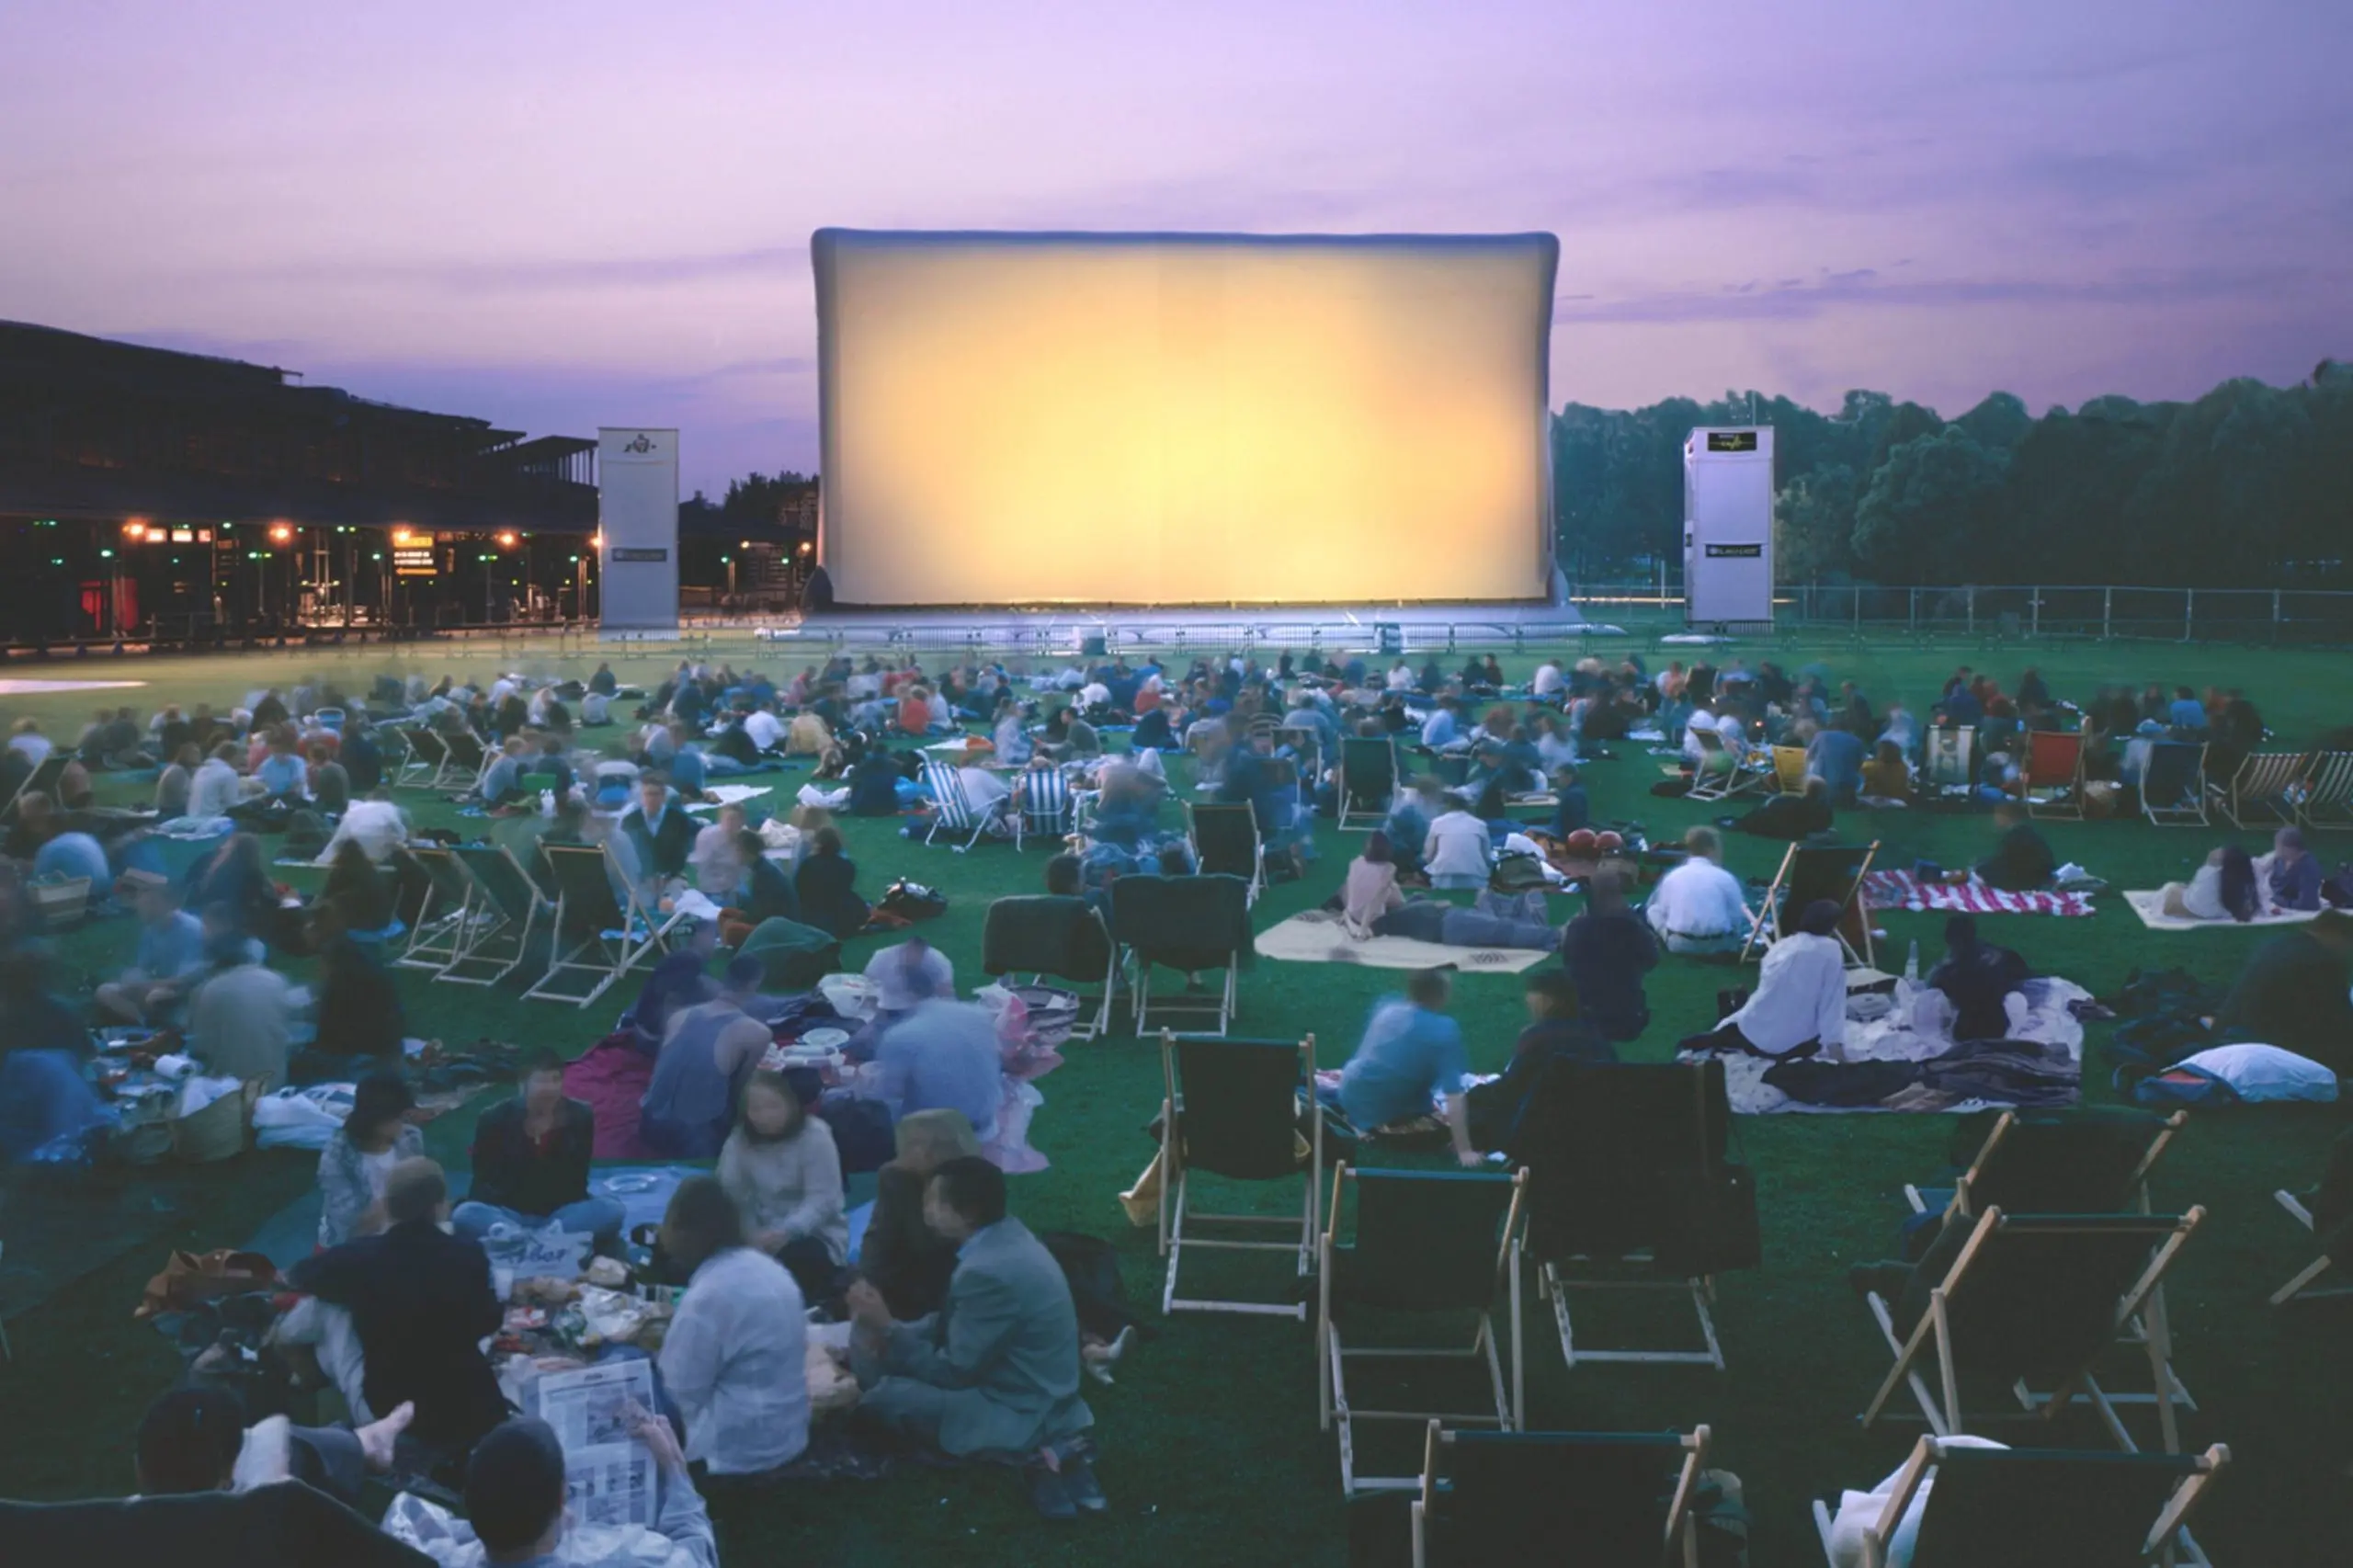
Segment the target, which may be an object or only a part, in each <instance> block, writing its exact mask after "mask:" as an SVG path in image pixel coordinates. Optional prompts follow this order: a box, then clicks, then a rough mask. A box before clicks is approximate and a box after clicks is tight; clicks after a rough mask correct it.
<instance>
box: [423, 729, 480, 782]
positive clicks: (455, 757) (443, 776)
mask: <svg viewBox="0 0 2353 1568" xmlns="http://www.w3.org/2000/svg"><path fill="white" fill-rule="evenodd" d="M439 739H440V742H441V767H440V768H439V770H438V772H436V773H435V774H434V775H433V787H434V788H435V789H437V790H446V789H448V788H449V787H450V786H451V785H453V784H460V785H463V786H464V787H465V788H466V789H468V790H481V788H482V778H483V774H485V773H487V772H489V771H490V764H491V758H492V756H493V752H492V749H491V748H490V747H488V746H485V745H483V744H482V737H481V736H479V735H477V734H475V733H473V732H472V730H450V731H449V732H447V733H444V734H442V735H441V736H440V737H439Z"/></svg>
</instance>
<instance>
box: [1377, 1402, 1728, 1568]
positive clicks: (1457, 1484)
mask: <svg viewBox="0 0 2353 1568" xmlns="http://www.w3.org/2000/svg"><path fill="white" fill-rule="evenodd" d="M1708 1440H1709V1434H1708V1428H1707V1427H1705V1426H1700V1427H1697V1428H1695V1429H1694V1430H1692V1431H1690V1432H1688V1433H1682V1432H1454V1431H1449V1430H1447V1429H1446V1428H1445V1426H1444V1424H1443V1423H1440V1422H1437V1421H1433V1422H1431V1423H1430V1424H1429V1432H1428V1436H1427V1438H1426V1439H1425V1441H1424V1444H1423V1449H1422V1483H1421V1487H1422V1490H1421V1495H1420V1496H1418V1497H1416V1498H1415V1499H1414V1504H1413V1513H1412V1522H1413V1528H1414V1568H1457V1565H1460V1568H1556V1565H1558V1564H1560V1563H1563V1562H1576V1563H1579V1564H1583V1565H1586V1568H1663V1565H1664V1564H1665V1563H1668V1562H1680V1563H1683V1564H1685V1565H1686V1568H1696V1564H1697V1563H1698V1562H1699V1532H1698V1531H1697V1530H1696V1529H1694V1528H1692V1527H1693V1524H1694V1522H1695V1520H1694V1515H1693V1500H1694V1497H1695V1494H1697V1492H1698V1490H1699V1472H1700V1471H1702V1470H1704V1469H1706V1468H1707V1463H1708ZM1661 1498H1665V1500H1666V1506H1665V1510H1664V1511H1665V1518H1664V1519H1662V1518H1661V1517H1660V1514H1661V1509H1660V1506H1659V1500H1660V1499H1661ZM1572 1543H1574V1545H1572ZM1572 1552H1573V1553H1574V1555H1567V1554H1569V1553H1572Z"/></svg>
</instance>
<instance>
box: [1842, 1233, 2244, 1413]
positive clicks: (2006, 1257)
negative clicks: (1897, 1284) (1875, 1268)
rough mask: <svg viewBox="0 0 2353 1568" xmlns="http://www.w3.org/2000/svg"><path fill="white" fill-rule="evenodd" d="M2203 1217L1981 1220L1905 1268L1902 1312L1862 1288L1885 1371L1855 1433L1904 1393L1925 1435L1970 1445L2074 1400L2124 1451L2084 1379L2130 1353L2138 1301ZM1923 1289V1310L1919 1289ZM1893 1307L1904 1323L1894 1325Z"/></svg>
mask: <svg viewBox="0 0 2353 1568" xmlns="http://www.w3.org/2000/svg"><path fill="white" fill-rule="evenodd" d="M2205 1216H2206V1211H2205V1210H2203V1209H2196V1208H2193V1209H2191V1210H2188V1212H2187V1213H2184V1214H2154V1215H2152V1214H2005V1213H2004V1212H2003V1211H2002V1210H2000V1209H1998V1208H1994V1209H1988V1210H1985V1212H1984V1214H1982V1215H1980V1216H1979V1217H1978V1219H1977V1222H1976V1223H1975V1224H1974V1225H1969V1226H1959V1225H1956V1226H1953V1227H1950V1228H1949V1229H1948V1230H1947V1231H1946V1232H1945V1233H1944V1234H1943V1235H1942V1236H1940V1237H1938V1241H1937V1244H1936V1245H1935V1246H1933V1247H1931V1248H1930V1249H1929V1252H1928V1256H1927V1257H1925V1258H1923V1259H1922V1260H1921V1261H1920V1262H1919V1263H1918V1264H1917V1265H1916V1266H1915V1269H1914V1275H1915V1280H1914V1284H1913V1286H1912V1287H1911V1288H1910V1289H1907V1290H1905V1291H1904V1299H1903V1300H1901V1301H1898V1302H1895V1303H1893V1304H1891V1303H1890V1302H1889V1301H1886V1300H1885V1299H1884V1298H1882V1297H1881V1295H1880V1294H1879V1293H1878V1292H1877V1291H1875V1290H1874V1291H1871V1292H1870V1293H1869V1294H1868V1295H1867V1296H1866V1297H1865V1301H1866V1302H1867V1304H1868V1305H1869V1307H1870V1313H1871V1316H1872V1318H1873V1319H1874V1320H1875V1321H1876V1322H1877V1323H1878V1324H1879V1329H1880V1333H1881V1335H1883V1336H1884V1337H1885V1339H1886V1341H1887V1346H1888V1349H1889V1351H1890V1352H1891V1353H1893V1356H1894V1358H1895V1364H1894V1365H1893V1367H1892V1368H1890V1369H1889V1370H1888V1374H1887V1376H1886V1378H1885V1379H1884V1380H1882V1381H1881V1383H1880V1386H1879V1391H1878V1392H1876V1393H1875V1394H1873V1395H1872V1396H1871V1402H1870V1404H1869V1405H1868V1406H1866V1407H1865V1408H1864V1411H1863V1415H1862V1423H1863V1426H1865V1427H1869V1426H1870V1425H1871V1424H1872V1423H1873V1422H1875V1421H1878V1420H1880V1419H1881V1417H1882V1415H1884V1414H1885V1411H1886V1407H1887V1404H1888V1402H1889V1401H1890V1400H1891V1399H1893V1397H1894V1395H1895V1392H1896V1391H1897V1390H1898V1389H1899V1388H1903V1387H1906V1386H1908V1387H1909V1388H1910V1390H1911V1392H1912V1395H1913V1397H1914V1399H1915V1400H1916V1401H1917V1402H1918V1403H1919V1407H1920V1414H1921V1415H1923V1416H1925V1417H1926V1418H1927V1423H1928V1427H1929V1429H1930V1430H1931V1431H1933V1432H1934V1433H1936V1435H1937V1436H1938V1437H1952V1436H1954V1435H1955V1434H1957V1433H1961V1432H1969V1433H1975V1434H1978V1435H1981V1436H1982V1435H1983V1433H1984V1424H1986V1423H1988V1422H1993V1421H1998V1420H2002V1419H2005V1418H2007V1419H2011V1420H2019V1419H2027V1418H2040V1419H2041V1420H2043V1421H2045V1422H2048V1421H2049V1420H2051V1419H2052V1417H2053V1416H2055V1415H2057V1414H2058V1413H2059V1412H2060V1411H2061V1410H2063V1409H2065V1408H2066V1407H2067V1406H2068V1405H2069V1404H2071V1403H2073V1402H2075V1400H2077V1399H2082V1400H2084V1401H2086V1403H2089V1404H2090V1405H2091V1407H2092V1410H2093V1412H2094V1413H2095V1414H2096V1415H2098V1417H2099V1419H2100V1423H2101V1425H2102V1426H2106V1427H2107V1429H2108V1433H2109V1437H2111V1438H2113V1439H2114V1441H2115V1443H2116V1446H2117V1447H2118V1448H2119V1449H2122V1450H2123V1451H2124V1452H2126V1453H2138V1452H2139V1451H2140V1449H2139V1448H2138V1447H2137V1446H2135V1444H2134V1443H2133V1441H2132V1435H2131V1432H2130V1431H2128V1430H2127V1429H2126V1427H2125V1426H2124V1422H2123V1420H2122V1419H2121V1418H2120V1416H2119V1415H2117V1413H2116V1401H2114V1400H2113V1399H2111V1398H2110V1397H2109V1393H2108V1392H2107V1391H2106V1390H2105V1389H2103V1388H2101V1387H2100V1384H2099V1380H2098V1379H2097V1377H2096V1376H2095V1375H2094V1369H2096V1368H2097V1365H2098V1364H2099V1362H2100V1361H2101V1360H2102V1359H2103V1358H2105V1357H2107V1356H2108V1355H2109V1353H2110V1352H2111V1351H2112V1350H2114V1349H2115V1348H2116V1347H2118V1346H2120V1345H2125V1344H2128V1343H2130V1339H2129V1331H2130V1328H2131V1324H2133V1322H2134V1321H2135V1320H2136V1319H2137V1318H2138V1317H2139V1315H2140V1313H2141V1311H2142V1308H2143V1306H2144V1305H2145V1304H2146V1302H2147V1301H2148V1298H2149V1293H2150V1292H2151V1291H2153V1290H2155V1289H2156V1288H2157V1287H2158V1286H2159V1285H2160V1284H2162V1283H2163V1282H2164V1280H2165V1270H2166V1269H2168V1268H2170V1267H2172V1266H2173V1261H2174V1259H2175V1258H2176V1257H2177V1256H2180V1253H2181V1248H2182V1245H2183V1244H2185V1243H2186V1242H2188V1239H2189V1237H2190V1236H2191V1235H2192V1234H2193V1233H2195V1232H2196V1231H2197V1229H2198V1226H2199V1223H2200V1221H2202V1220H2204V1218H2205ZM1930 1281H1932V1282H1934V1283H1933V1285H1932V1287H1931V1288H1930V1289H1928V1290H1927V1291H1926V1292H1925V1293H1926V1296H1927V1301H1926V1303H1925V1306H1923V1305H1922V1304H1921V1303H1920V1301H1919V1300H1918V1296H1919V1293H1920V1292H1919V1287H1920V1285H1921V1284H1922V1283H1923V1282H1930ZM1899 1308H1901V1309H1903V1310H1904V1311H1905V1312H1906V1313H1907V1315H1909V1314H1910V1312H1915V1311H1916V1312H1917V1314H1918V1315H1917V1317H1916V1319H1915V1320H1914V1321H1912V1322H1910V1323H1904V1324H1899V1323H1898V1321H1897V1319H1896V1315H1895V1314H1896V1311H1897V1310H1898V1309H1899ZM2145 1348H2147V1349H2148V1351H2149V1371H2150V1375H2151V1377H2152V1379H2153V1380H2154V1384H2155V1387H2156V1389H2157V1391H2158V1398H2157V1399H2156V1401H2155V1403H2156V1409H2157V1419H2158V1423H2159V1426H2160V1427H2161V1428H2162V1430H2163V1432H2164V1437H2165V1451H2166V1452H2168V1453H2178V1452H2179V1451H2180V1449H2181V1433H2180V1426H2179V1423H2178V1421H2177V1418H2176V1415H2175V1405H2176V1403H2177V1401H2176V1400H2175V1399H2174V1398H2173V1397H2172V1393H2173V1391H2172V1387H2171V1384H2172V1375H2173V1374H2172V1369H2171V1368H2170V1367H2168V1366H2167V1365H2166V1363H2165V1358H2164V1357H2162V1356H2161V1355H2159V1354H2157V1348H2156V1346H2154V1345H2150V1346H2145ZM1932 1377H1933V1378H1934V1379H1935V1383H1934V1386H1933V1387H1932V1386H1931V1383H1930V1379H1931V1378H1932ZM2038 1389H2047V1390H2049V1391H2050V1392H2048V1393H2044V1392H2036V1391H2037V1390H2038ZM1997 1402H2000V1403H1997ZM2010 1402H2014V1403H2010Z"/></svg>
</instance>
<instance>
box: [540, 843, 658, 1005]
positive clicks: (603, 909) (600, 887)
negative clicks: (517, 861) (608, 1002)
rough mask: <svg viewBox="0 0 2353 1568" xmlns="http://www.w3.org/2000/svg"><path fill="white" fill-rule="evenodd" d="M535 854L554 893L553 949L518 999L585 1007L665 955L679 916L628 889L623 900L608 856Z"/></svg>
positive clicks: (550, 848)
mask: <svg viewBox="0 0 2353 1568" xmlns="http://www.w3.org/2000/svg"><path fill="white" fill-rule="evenodd" d="M540 854H541V855H543V856H545V857H546V858H547V862H548V869H549V870H550V871H551V872H553V873H554V876H555V882H556V888H557V890H558V891H557V893H556V902H555V923H554V929H555V943H554V946H553V948H552V949H551V950H550V951H549V954H548V967H547V971H546V972H545V973H543V974H541V975H540V978H539V979H538V980H537V981H535V982H534V983H532V985H531V988H530V989H529V991H526V992H525V993H523V994H524V995H526V996H529V997H534V998H537V999H538V1000H540V1001H545V1002H569V1003H571V1004H572V1005H573V1006H576V1007H585V1006H587V1005H588V1004H589V1003H591V1002H594V1001H595V1000H596V999H597V997H599V996H602V995H603V994H605V993H606V991H607V990H608V989H609V988H610V987H611V986H612V983H614V982H615V981H617V980H619V979H620V977H621V976H622V975H624V974H627V973H628V972H629V971H631V970H632V969H634V968H636V967H637V965H638V964H639V962H640V961H641V960H644V959H646V958H648V957H658V956H659V955H661V954H664V953H666V952H668V951H669V941H668V937H669V934H670V932H671V930H672V928H674V927H675V926H676V925H677V924H678V922H679V921H680V920H681V919H682V918H684V916H682V915H676V914H673V915H661V914H659V913H658V912H656V911H654V910H649V909H647V908H645V907H644V905H643V904H642V903H640V902H639V900H638V897H637V894H636V892H635V891H634V890H631V892H629V893H628V895H627V898H626V900H624V899H623V897H622V896H621V895H620V893H618V892H616V889H615V884H616V883H617V882H621V881H623V879H621V878H620V877H618V876H617V875H615V874H614V869H613V865H612V858H611V852H610V851H609V850H607V849H604V848H602V847H600V846H594V845H573V844H543V845H541V846H540ZM567 943H569V944H570V946H568V947H567V946H566V944H567Z"/></svg>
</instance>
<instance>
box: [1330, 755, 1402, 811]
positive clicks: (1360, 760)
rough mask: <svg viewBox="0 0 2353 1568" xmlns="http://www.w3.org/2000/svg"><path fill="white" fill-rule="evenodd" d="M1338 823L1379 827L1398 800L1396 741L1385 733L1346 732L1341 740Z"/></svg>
mask: <svg viewBox="0 0 2353 1568" xmlns="http://www.w3.org/2000/svg"><path fill="white" fill-rule="evenodd" d="M1339 786H1340V787H1339V797H1340V826H1341V827H1342V828H1343V829H1353V828H1364V829H1367V830H1370V829H1372V828H1376V827H1379V826H1380V825H1381V824H1382V823H1383V822H1386V821H1387V820H1388V818H1389V808H1390V806H1391V805H1392V803H1393V802H1394V801H1396V799H1397V743H1396V742H1395V741H1393V740H1392V739H1390V738H1389V737H1388V736H1387V735H1348V736H1345V737H1343V738H1342V740H1341V742H1340V778H1339Z"/></svg>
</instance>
